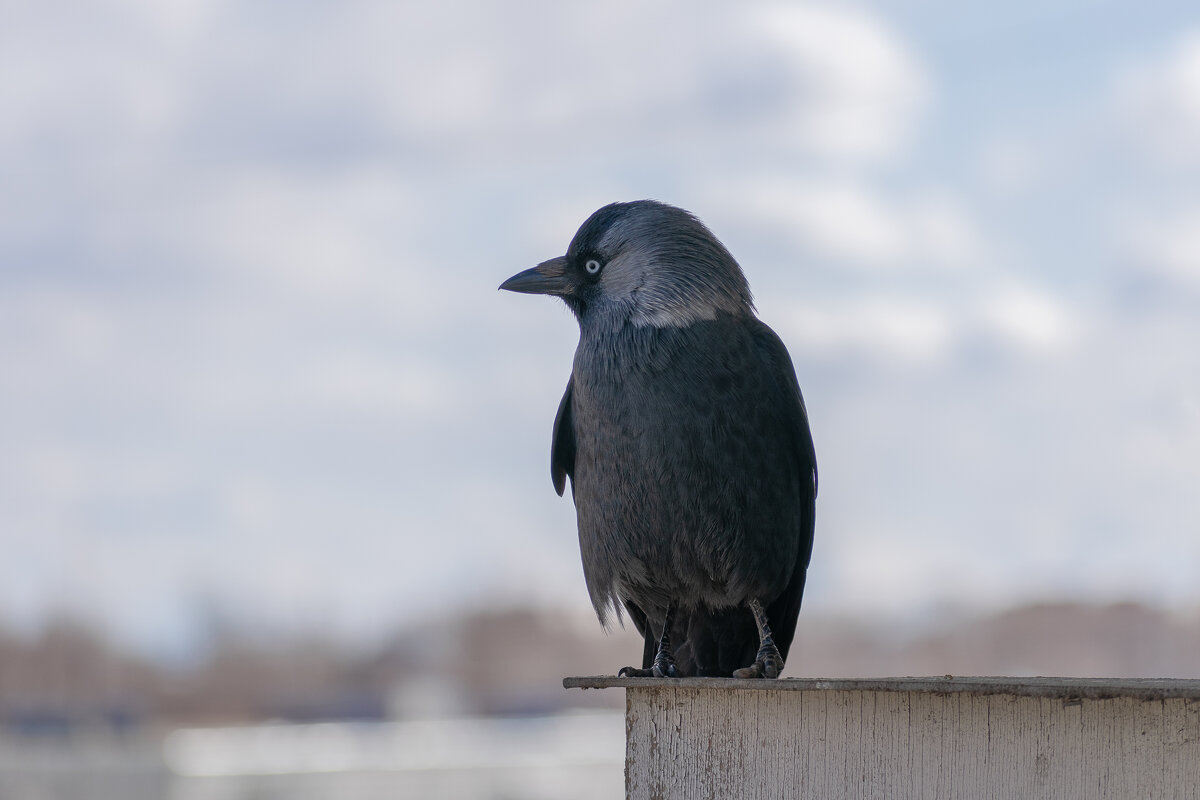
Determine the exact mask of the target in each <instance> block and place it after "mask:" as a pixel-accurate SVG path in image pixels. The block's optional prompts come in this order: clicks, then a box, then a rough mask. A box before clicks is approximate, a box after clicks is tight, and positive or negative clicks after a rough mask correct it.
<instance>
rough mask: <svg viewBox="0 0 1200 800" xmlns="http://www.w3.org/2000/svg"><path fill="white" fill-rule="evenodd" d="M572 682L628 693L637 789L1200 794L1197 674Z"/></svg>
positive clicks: (785, 794) (663, 793)
mask: <svg viewBox="0 0 1200 800" xmlns="http://www.w3.org/2000/svg"><path fill="white" fill-rule="evenodd" d="M564 683H567V684H568V685H570V686H578V687H580V688H583V687H596V688H600V687H607V686H623V687H625V688H626V689H627V696H626V730H627V739H626V794H627V796H628V797H629V798H634V799H635V800H642V799H643V798H645V799H647V800H649V799H651V798H653V800H670V799H671V798H688V799H689V800H692V799H694V798H732V797H738V798H772V800H775V799H777V798H823V799H826V798H828V799H830V800H832V799H833V798H887V799H888V800H892V799H893V798H922V800H924V799H926V798H973V799H974V798H979V799H980V800H993V799H996V800H998V799H999V798H1014V800H1015V799H1016V798H1021V800H1026V799H1027V798H1055V799H1056V800H1057V799H1058V798H1080V799H1081V800H1082V799H1083V798H1086V799H1087V800H1094V799H1095V798H1122V799H1124V798H1138V799H1139V800H1141V799H1143V798H1200V681H1172V680H1158V681H1144V680H1129V681H1097V680H1078V679H1051V678H1031V679H1017V678H950V677H947V678H900V679H888V680H873V681H825V680H780V681H734V680H724V679H720V680H714V679H709V680H625V679H610V678H599V679H593V678H582V679H568V681H566V682H564Z"/></svg>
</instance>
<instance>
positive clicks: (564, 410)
mask: <svg viewBox="0 0 1200 800" xmlns="http://www.w3.org/2000/svg"><path fill="white" fill-rule="evenodd" d="M573 385H574V379H573V378H572V379H570V380H568V381H567V390H566V391H565V392H563V396H562V400H561V401H560V402H559V404H558V413H557V414H555V415H554V438H553V439H552V440H551V443H550V477H551V478H552V479H553V480H554V491H556V492H558V496H559V497H562V493H563V490H564V489H565V488H566V485H567V477H568V476H570V478H571V487H572V489H573V488H574V486H575V420H574V414H572V413H571V387H572V386H573Z"/></svg>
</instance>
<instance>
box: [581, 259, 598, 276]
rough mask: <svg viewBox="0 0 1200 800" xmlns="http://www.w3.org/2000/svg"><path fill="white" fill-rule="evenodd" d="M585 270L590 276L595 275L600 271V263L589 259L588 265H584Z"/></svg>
mask: <svg viewBox="0 0 1200 800" xmlns="http://www.w3.org/2000/svg"><path fill="white" fill-rule="evenodd" d="M583 268H584V269H586V270H587V272H588V275H595V274H596V273H597V272H599V271H600V262H599V261H597V260H596V259H594V258H590V259H588V261H587V263H586V264H584V265H583Z"/></svg>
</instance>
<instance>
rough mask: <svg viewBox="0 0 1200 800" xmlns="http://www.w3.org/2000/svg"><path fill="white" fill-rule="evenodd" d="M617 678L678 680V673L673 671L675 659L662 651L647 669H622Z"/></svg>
mask: <svg viewBox="0 0 1200 800" xmlns="http://www.w3.org/2000/svg"><path fill="white" fill-rule="evenodd" d="M617 677H618V678H678V677H679V672H678V670H676V669H675V658H674V657H673V656H672V655H671V654H670V653H664V652H663V651H662V650H659V651H658V654H657V655H656V656H654V663H653V664H651V665H650V668H649V669H638V668H637V667H622V668H621V671H620V672H618V673H617Z"/></svg>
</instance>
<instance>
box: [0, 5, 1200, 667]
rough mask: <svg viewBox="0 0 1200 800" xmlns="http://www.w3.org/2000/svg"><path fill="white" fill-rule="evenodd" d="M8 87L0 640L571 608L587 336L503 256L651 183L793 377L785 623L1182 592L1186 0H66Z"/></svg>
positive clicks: (154, 644) (1195, 320) (1185, 596)
mask: <svg viewBox="0 0 1200 800" xmlns="http://www.w3.org/2000/svg"><path fill="white" fill-rule="evenodd" d="M0 73H2V74H4V75H5V76H6V79H5V80H4V81H3V82H2V83H0V363H3V364H4V369H3V370H0V442H2V449H0V548H2V551H3V553H4V554H5V557H4V558H3V559H0V627H8V628H13V629H17V630H19V631H36V630H37V629H38V628H39V626H41V625H43V624H44V623H45V621H46V620H49V619H52V618H55V617H56V616H58V615H59V614H61V613H62V612H64V611H65V612H67V613H69V614H71V615H73V616H75V617H78V618H82V619H84V620H85V621H86V622H87V623H88V624H90V625H93V626H95V627H96V628H98V629H100V630H102V631H104V632H105V633H106V635H109V636H111V637H113V638H114V639H115V640H117V641H120V642H122V643H124V644H125V645H132V646H134V647H136V648H138V649H139V650H140V651H141V652H143V653H147V654H150V655H153V656H154V657H155V658H168V659H176V660H178V659H187V658H188V657H189V654H190V653H193V652H195V648H196V647H198V646H199V645H200V644H202V643H203V642H202V640H203V637H204V635H205V633H206V631H207V630H208V628H207V627H206V626H208V625H209V624H210V623H211V620H212V617H213V614H218V615H219V616H221V617H222V618H223V619H230V620H233V621H234V622H235V623H236V625H237V626H238V627H239V629H241V630H246V631H260V632H284V633H285V634H288V635H292V634H297V633H304V632H306V631H320V632H323V633H326V634H330V633H331V634H333V635H334V636H336V637H339V638H341V639H342V640H343V641H345V642H346V643H349V644H354V645H358V646H363V645H364V643H371V642H375V641H378V640H379V639H380V638H381V637H383V636H385V635H387V634H389V633H390V632H391V631H393V630H395V629H396V628H397V627H402V626H406V625H407V626H417V625H418V624H419V622H420V620H421V619H422V618H424V617H426V616H430V615H432V616H433V617H434V618H438V619H442V618H445V617H447V616H448V615H452V614H453V613H454V612H455V611H456V610H462V609H467V608H476V607H479V606H481V605H488V604H499V605H505V606H528V607H533V608H543V609H545V608H550V607H554V608H559V609H563V610H565V611H567V612H571V613H575V612H579V611H582V610H583V609H585V608H586V603H587V594H586V591H585V590H584V587H583V579H582V574H581V571H580V568H579V559H578V554H577V545H576V540H575V533H574V514H573V509H572V507H571V504H570V501H569V500H567V499H560V498H557V497H556V496H555V495H554V493H553V491H552V490H551V487H550V480H549V466H548V451H549V435H550V422H551V420H552V419H553V415H554V410H555V407H556V405H557V403H558V399H559V396H560V394H561V391H562V388H563V386H564V384H565V381H566V377H567V375H568V371H569V368H570V359H571V353H572V352H573V349H574V346H575V339H576V329H575V326H574V322H573V321H572V320H571V318H570V315H569V314H568V313H567V312H566V310H565V309H563V308H561V307H560V304H556V303H553V302H551V301H549V300H542V301H540V302H539V301H538V300H534V299H530V298H514V297H510V296H506V295H500V294H497V293H496V286H497V285H498V284H499V282H500V281H501V280H503V279H504V278H505V277H507V276H509V275H511V274H513V273H514V272H516V271H518V270H519V269H522V268H524V267H526V266H530V265H532V264H533V263H536V262H537V261H540V260H543V259H545V258H549V257H551V256H554V255H558V254H561V253H562V252H563V251H564V250H565V247H566V245H567V242H568V241H569V239H570V237H571V235H572V234H573V232H574V231H575V229H576V227H577V226H578V225H579V224H580V223H581V222H582V221H583V219H584V218H585V217H586V216H587V215H588V214H589V213H590V212H591V211H593V210H594V209H595V208H597V207H599V206H601V205H603V204H605V203H608V202H611V201H614V200H629V199H637V198H642V197H653V198H657V199H660V200H663V201H666V202H670V203H673V204H676V205H680V206H682V207H685V208H687V209H689V210H691V211H693V212H694V213H696V214H697V215H699V216H700V217H701V218H702V219H703V220H704V221H705V222H706V223H707V224H708V225H709V226H710V227H711V228H712V229H713V231H714V232H715V233H716V234H717V236H718V237H719V238H721V239H722V240H723V241H724V242H725V244H726V245H727V246H728V247H729V248H730V250H731V251H732V252H733V253H734V255H735V256H736V257H737V258H738V260H739V261H740V262H741V264H742V266H743V268H744V269H745V271H746V273H747V275H748V277H749V279H750V282H751V286H752V288H753V289H754V291H755V295H756V298H757V304H758V307H759V310H760V315H761V316H762V318H763V319H764V320H765V321H766V322H767V323H768V324H770V325H771V326H772V327H774V328H775V329H776V330H777V331H778V332H779V333H780V335H781V336H782V338H783V339H784V341H785V342H786V344H787V345H788V347H789V349H790V352H791V354H792V357H793V360H794V362H795V366H796V370H797V373H798V374H799V377H800V382H801V385H802V387H803V389H804V391H805V397H806V400H807V403H808V408H809V412H810V416H811V419H812V425H813V430H814V437H815V439H816V445H817V453H818V460H819V464H820V470H821V495H820V497H819V498H818V521H817V525H818V527H817V542H816V549H815V554H814V559H813V567H812V570H811V578H810V582H809V589H808V593H807V596H806V599H805V606H806V610H805V611H802V613H801V620H800V629H801V631H802V632H801V634H800V636H801V638H803V635H804V634H803V629H804V625H805V619H806V616H807V615H808V614H809V613H810V612H811V613H816V614H824V615H826V616H829V615H832V616H839V615H840V616H841V617H855V616H857V617H860V618H862V619H864V620H878V619H880V618H895V617H903V618H907V619H922V618H924V617H926V616H927V615H928V614H929V613H930V612H931V611H936V610H939V609H943V610H944V609H947V608H950V609H967V610H970V611H972V612H979V611H981V610H982V611H987V610H992V611H995V610H998V609H1002V608H1005V607H1009V606H1019V605H1023V604H1027V603H1029V602H1034V601H1038V600H1045V599H1058V600H1079V601H1081V602H1085V603H1100V604H1104V603H1113V602H1120V601H1136V602H1139V603H1145V604H1149V605H1152V606H1157V607H1160V608H1165V609H1168V610H1172V611H1175V612H1182V611H1186V610H1188V609H1194V608H1196V607H1198V606H1200V580H1198V579H1197V578H1198V575H1197V571H1198V567H1200V492H1197V491H1196V486H1198V485H1200V362H1198V361H1197V344H1196V343H1197V342H1200V313H1198V312H1200V13H1197V12H1196V10H1195V6H1194V4H1189V3H1182V2H1180V3H1149V4H1139V5H1137V6H1136V7H1135V6H1130V5H1126V4H1104V5H1099V4H1095V3H1082V2H1072V1H1067V0H1064V1H1063V2H1055V3H1044V2H1033V1H1032V0H1018V2H1013V3H1006V4H1000V5H996V4H991V5H978V4H956V3H950V2H944V1H943V2H939V1H936V0H935V1H925V0H905V1H902V2H899V3H889V4H879V5H877V6H873V5H842V4H816V5H814V4H763V3H746V4H739V5H736V6H730V5H727V4H718V3H700V4H696V3H686V4H685V3H677V2H664V1H662V0H659V1H656V2H650V3H644V2H639V3H632V2H617V3H604V4H595V5H588V6H584V5H579V4H542V3H530V2H525V1H524V0H520V2H515V3H505V4H484V3H469V2H461V1H460V0H451V2H444V3H439V4H434V5H429V4H425V5H418V4H406V3H386V2H361V3H304V4H289V3H274V4H233V3H219V2H199V1H196V2H186V3H165V4H164V3H151V2H148V0H145V1H142V2H138V1H137V0H130V1H129V2H114V3H108V4H95V3H84V2H78V0H62V1H61V2H55V3H40V4H23V5H19V6H18V7H15V8H11V9H8V10H7V11H6V12H5V24H4V25H3V26H0ZM616 666H619V665H615V664H596V665H595V669H596V670H597V671H599V670H602V669H609V668H612V667H616ZM789 674H796V673H795V672H793V671H790V670H789Z"/></svg>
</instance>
